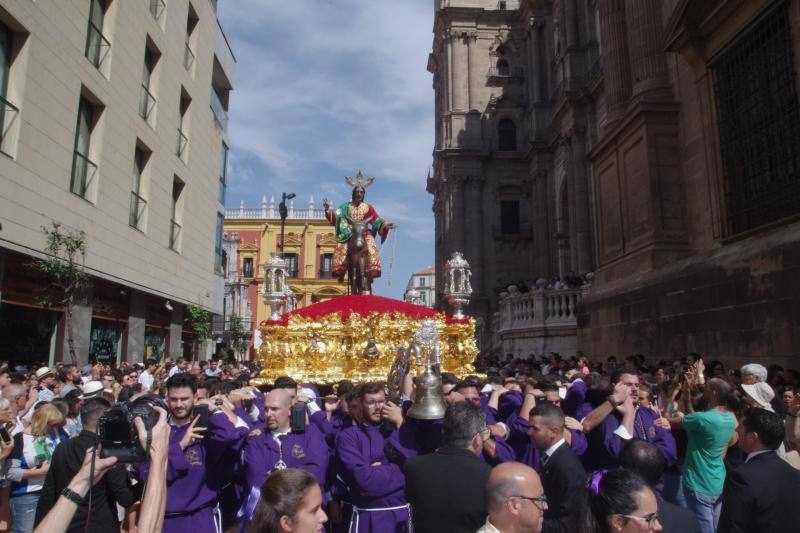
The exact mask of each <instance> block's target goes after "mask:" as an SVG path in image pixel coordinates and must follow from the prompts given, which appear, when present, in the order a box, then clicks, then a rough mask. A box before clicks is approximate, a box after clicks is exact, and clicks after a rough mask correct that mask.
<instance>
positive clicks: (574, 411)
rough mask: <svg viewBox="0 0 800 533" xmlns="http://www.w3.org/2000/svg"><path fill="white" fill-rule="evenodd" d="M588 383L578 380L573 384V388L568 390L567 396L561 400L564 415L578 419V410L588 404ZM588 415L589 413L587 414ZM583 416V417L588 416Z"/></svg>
mask: <svg viewBox="0 0 800 533" xmlns="http://www.w3.org/2000/svg"><path fill="white" fill-rule="evenodd" d="M586 390H587V389H586V383H585V382H584V381H583V380H582V379H580V378H578V379H576V380H575V381H573V382H572V386H571V387H570V388H569V389H567V395H566V397H564V399H563V400H561V410H562V411H564V414H565V415H567V416H571V417H572V418H577V419H578V420H580V418H578V408H579V407H580V406H581V405H582V404H584V403H586ZM586 414H588V413H586ZM586 414H585V415H583V416H586Z"/></svg>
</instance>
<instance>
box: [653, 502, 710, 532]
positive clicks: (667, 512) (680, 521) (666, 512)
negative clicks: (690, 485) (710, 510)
mask: <svg viewBox="0 0 800 533" xmlns="http://www.w3.org/2000/svg"><path fill="white" fill-rule="evenodd" d="M656 499H657V500H658V521H659V522H660V523H661V526H662V527H663V528H664V533H701V532H700V523H699V522H698V521H697V516H695V514H694V513H693V512H691V511H690V510H689V509H684V508H683V507H679V506H677V505H675V504H674V503H670V502H668V501H665V500H664V499H663V498H662V497H661V496H659V495H658V493H656Z"/></svg>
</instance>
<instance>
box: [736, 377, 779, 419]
mask: <svg viewBox="0 0 800 533" xmlns="http://www.w3.org/2000/svg"><path fill="white" fill-rule="evenodd" d="M742 390H744V391H745V392H746V393H747V395H748V396H750V397H751V398H752V399H753V400H755V402H756V403H757V404H758V405H759V406H760V407H763V408H764V409H766V410H767V411H772V412H774V410H773V409H772V405H771V404H770V403H769V402H771V401H772V399H773V398H774V397H775V391H773V390H772V387H770V386H769V384H768V383H764V382H763V381H759V382H758V383H752V384H749V385H742Z"/></svg>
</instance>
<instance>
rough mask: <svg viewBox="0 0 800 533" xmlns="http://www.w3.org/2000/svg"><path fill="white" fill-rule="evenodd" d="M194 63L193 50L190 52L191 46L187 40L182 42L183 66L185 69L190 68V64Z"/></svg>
mask: <svg viewBox="0 0 800 533" xmlns="http://www.w3.org/2000/svg"><path fill="white" fill-rule="evenodd" d="M193 64H194V52H192V48H191V47H190V46H189V41H186V43H184V49H183V68H185V69H186V70H190V69H191V68H192V65H193Z"/></svg>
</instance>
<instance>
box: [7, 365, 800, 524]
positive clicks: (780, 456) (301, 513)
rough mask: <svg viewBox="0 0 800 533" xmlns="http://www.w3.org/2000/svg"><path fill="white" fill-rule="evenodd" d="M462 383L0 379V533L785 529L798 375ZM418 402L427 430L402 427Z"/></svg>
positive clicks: (798, 487)
mask: <svg viewBox="0 0 800 533" xmlns="http://www.w3.org/2000/svg"><path fill="white" fill-rule="evenodd" d="M478 364H479V366H480V369H481V372H480V374H479V375H474V376H455V375H452V374H449V373H446V372H445V373H441V391H438V390H436V391H430V390H417V388H416V384H415V379H414V377H413V376H412V375H411V374H409V375H406V376H405V377H404V379H403V381H402V384H401V385H400V390H399V392H398V391H394V390H392V391H391V394H389V391H388V390H387V388H386V384H384V383H374V382H367V383H352V382H350V381H348V380H342V381H340V382H338V383H335V384H327V385H323V384H309V383H297V382H296V381H295V380H293V379H292V378H290V377H282V378H279V379H277V380H276V381H275V382H274V383H273V384H270V385H269V386H265V387H261V388H259V387H255V386H252V385H251V383H250V380H251V378H253V377H255V376H256V374H257V372H258V368H257V366H255V365H254V364H251V363H235V364H220V363H218V362H217V361H210V362H208V363H197V364H196V363H192V362H189V361H186V360H184V359H179V360H177V361H175V362H173V361H171V360H169V359H168V360H166V361H165V362H163V363H159V362H157V361H155V360H147V361H146V362H145V363H144V364H130V365H129V364H124V365H122V366H120V367H119V368H117V367H115V366H113V365H108V364H103V363H95V364H93V365H86V366H85V367H83V368H77V367H75V366H73V365H58V366H57V367H56V368H52V369H51V368H48V367H46V366H40V367H34V368H31V369H27V368H24V367H12V366H10V365H9V364H3V365H2V366H0V391H1V392H2V397H0V464H1V465H2V468H0V472H2V489H0V521H2V523H0V529H3V528H5V529H8V530H11V531H13V532H30V531H43V532H44V531H46V532H58V531H75V532H77V531H128V532H138V533H149V532H152V531H167V532H173V531H174V532H178V531H180V532H184V531H192V532H193V533H206V532H208V533H212V532H217V533H218V532H222V531H241V532H249V533H252V532H262V531H269V532H272V531H275V532H289V531H291V532H300V533H305V532H317V531H323V530H325V531H332V532H345V531H346V532H348V533H356V532H360V533H366V532H375V533H382V532H405V531H409V532H410V531H418V532H469V533H474V532H476V531H479V532H502V533H510V532H532V533H538V532H540V531H545V532H572V531H575V532H581V533H584V532H585V533H590V532H591V533H594V532H617V531H622V532H642V531H668V532H669V531H675V532H694V531H700V532H703V533H712V532H717V531H719V532H721V533H727V532H759V533H762V532H763V533H767V532H784V531H785V532H789V531H796V530H797V527H798V526H797V524H800V506H798V505H796V503H797V502H798V501H799V500H798V496H797V495H798V494H800V470H798V469H799V468H800V455H798V451H800V423H799V422H798V415H800V395H798V394H797V393H798V386H799V385H800V381H799V380H798V373H797V372H795V371H792V370H785V369H782V368H780V367H776V366H771V367H769V368H765V367H763V366H762V365H760V364H747V365H744V366H742V367H741V368H737V369H732V370H731V371H726V369H725V367H724V365H723V364H722V363H721V362H719V361H710V362H706V361H704V359H703V358H702V357H701V356H700V355H699V354H687V355H686V356H685V357H683V358H681V359H679V360H676V361H669V362H668V361H656V362H648V361H647V360H646V359H645V357H643V356H641V355H634V356H630V357H626V358H625V359H624V360H623V361H621V363H619V364H618V362H617V360H616V359H615V358H608V359H607V360H606V361H603V362H598V361H591V360H590V359H589V358H587V357H585V356H584V355H583V354H581V353H578V354H576V355H575V356H574V357H569V358H561V357H560V356H559V355H558V354H555V353H551V354H549V356H547V357H544V358H537V357H533V356H531V357H527V358H519V357H514V356H512V355H507V356H505V357H504V358H502V359H492V358H488V357H483V358H481V359H479V361H478ZM437 389H438V387H437ZM440 392H441V394H439V393H440ZM432 393H433V397H439V398H440V399H443V400H444V402H445V404H446V410H445V412H444V416H443V417H438V418H436V417H433V419H429V418H432V417H430V416H426V417H424V418H425V419H422V418H421V417H417V418H414V417H413V416H409V410H410V409H411V408H412V407H414V405H415V402H416V400H417V397H419V398H420V400H419V401H420V403H419V407H423V406H424V405H425V403H424V402H431V401H432V400H431V398H432ZM142 402H144V403H145V404H146V405H147V406H149V409H150V410H151V411H150V412H152V413H153V418H152V419H150V418H149V417H148V416H144V415H141V411H140V410H135V413H137V414H136V416H133V415H131V423H132V424H135V428H134V429H132V432H133V433H132V434H135V439H134V440H135V441H136V443H137V445H138V446H139V447H140V448H141V450H142V452H143V455H142V456H141V457H139V458H138V459H136V460H131V461H130V462H127V460H124V459H121V458H122V457H123V456H122V455H119V456H116V455H114V454H113V453H110V452H109V451H108V449H106V450H105V451H104V444H106V445H107V443H108V442H110V441H109V440H107V439H110V438H111V437H109V436H108V433H107V432H106V430H104V429H103V424H106V423H107V420H108V419H110V417H111V415H110V413H112V411H114V410H118V409H122V410H123V412H129V411H128V409H129V408H130V406H135V405H139V406H141V405H143V404H142ZM419 410H421V411H424V409H419ZM114 412H116V411H114ZM130 412H134V410H131V411H130ZM414 412H415V411H411V413H414ZM432 412H435V410H432ZM143 416H144V419H143V418H142V417H143ZM437 416H438V415H437ZM145 419H147V420H145ZM146 422H147V423H146ZM106 447H108V446H106ZM123 461H125V462H123Z"/></svg>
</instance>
